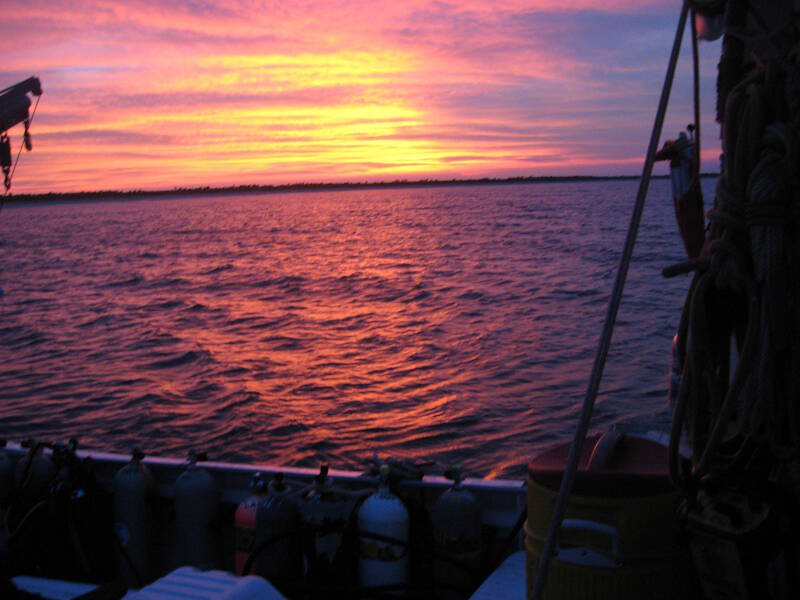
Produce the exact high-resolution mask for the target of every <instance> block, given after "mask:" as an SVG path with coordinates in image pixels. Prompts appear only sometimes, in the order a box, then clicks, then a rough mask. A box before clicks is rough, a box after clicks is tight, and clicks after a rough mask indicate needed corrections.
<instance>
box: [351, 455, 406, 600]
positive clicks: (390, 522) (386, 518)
mask: <svg viewBox="0 0 800 600" xmlns="http://www.w3.org/2000/svg"><path fill="white" fill-rule="evenodd" d="M389 473H390V467H389V465H381V468H380V475H381V482H380V485H379V487H378V491H376V492H375V493H374V494H372V495H371V496H369V497H368V498H367V499H366V500H364V502H363V503H362V504H361V508H359V510H358V531H359V533H360V534H362V535H361V537H360V538H359V544H358V546H359V551H358V556H359V558H358V579H359V583H360V584H361V586H362V587H365V588H369V587H377V586H401V585H403V584H405V583H407V581H408V534H409V519H408V510H407V509H406V507H405V505H404V504H403V501H402V500H400V498H398V497H397V496H395V495H394V494H392V492H391V491H390V490H389ZM363 534H366V535H363ZM370 534H371V535H370ZM372 536H374V537H372ZM381 538H386V539H381ZM389 539H392V540H397V541H398V542H400V543H398V544H392V543H391V542H390V541H388V540H389Z"/></svg>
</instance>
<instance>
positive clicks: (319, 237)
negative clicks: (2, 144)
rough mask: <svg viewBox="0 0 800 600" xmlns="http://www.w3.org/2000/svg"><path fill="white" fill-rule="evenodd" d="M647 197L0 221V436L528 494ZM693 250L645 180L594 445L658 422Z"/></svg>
mask: <svg viewBox="0 0 800 600" xmlns="http://www.w3.org/2000/svg"><path fill="white" fill-rule="evenodd" d="M637 185H638V184H637V182H635V181H624V182H619V181H611V182H591V183H558V184H535V185H500V186H480V187H479V186H461V187H447V188H409V189H392V190H387V189H374V190H367V191H339V192H325V193H296V194H281V195H279V194H264V195H238V196H236V195H232V196H214V197H187V198H161V199H147V200H133V201H132V200H124V201H121V200H113V201H112V200H109V201H94V202H70V203H52V204H36V205H27V206H26V205H13V204H12V205H9V206H6V208H5V209H4V210H3V211H2V213H0V257H2V258H1V259H0V260H1V261H2V262H1V263H0V288H2V289H3V291H4V294H3V295H2V296H0V410H2V413H0V435H2V436H5V437H7V438H11V439H20V438H23V437H27V436H35V437H37V438H47V439H54V438H66V437H69V436H72V435H77V436H79V438H80V439H81V442H82V445H84V446H88V447H95V448H102V449H106V450H118V451H128V450H129V449H130V448H131V447H132V446H134V445H140V446H141V447H142V448H143V449H145V451H147V452H149V453H151V454H158V455H170V454H171V455H174V454H178V455H183V454H185V453H186V452H187V450H188V449H190V448H197V449H205V450H207V451H208V452H209V454H210V455H211V456H212V457H214V458H218V459H232V460H238V459H249V460H255V461H259V462H265V463H273V464H292V465H306V466H314V465H316V464H317V463H318V462H319V461H320V460H328V461H330V462H331V464H332V466H334V467H337V468H361V467H362V466H363V464H364V462H363V461H364V460H365V459H366V458H368V457H370V456H371V455H372V453H373V452H374V451H378V452H380V453H381V454H387V453H388V454H392V455H395V456H408V457H416V458H425V459H432V460H435V461H438V462H439V463H440V464H442V465H446V464H453V463H462V464H463V465H464V466H465V467H466V469H467V471H468V472H470V473H471V474H478V475H487V476H520V475H521V474H522V473H523V465H524V464H525V462H526V460H527V459H528V458H529V457H530V456H532V455H533V454H534V453H536V452H537V451H539V450H541V449H543V448H546V447H549V446H551V445H552V444H554V443H556V442H559V441H566V440H569V439H570V437H571V435H572V432H573V431H574V420H575V417H576V415H577V412H578V406H579V404H580V402H581V400H582V397H583V394H584V391H585V388H586V382H587V379H588V376H589V371H590V368H591V363H592V359H593V355H594V351H595V347H596V344H597V341H598V339H599V334H600V328H601V325H602V321H603V317H604V314H605V310H606V304H607V301H608V296H609V293H610V290H611V286H612V284H613V279H614V274H615V269H616V264H617V261H618V257H619V254H620V251H621V248H622V244H623V241H624V237H625V231H626V228H627V224H628V220H629V216H630V212H631V207H632V204H633V199H634V197H635V193H636V188H637ZM712 186H713V181H710V180H707V181H705V188H706V192H707V194H708V193H709V192H710V189H711V187H712ZM707 202H708V201H707ZM682 253H683V250H682V246H681V243H680V238H679V236H678V234H677V231H676V228H675V225H674V217H673V211H672V202H671V200H670V193H669V184H668V182H667V181H665V180H658V181H654V182H653V184H652V186H651V193H650V198H649V200H648V205H647V208H646V210H645V214H644V221H643V226H642V229H641V231H640V235H639V241H638V245H637V249H636V252H635V257H634V262H633V265H632V268H631V271H630V276H629V282H628V286H627V288H626V293H625V296H624V300H623V304H622V308H621V311H620V318H619V326H618V329H617V331H616V333H615V336H614V340H613V344H612V348H611V353H610V356H609V366H608V368H607V370H606V376H605V378H604V381H603V385H602V387H601V395H600V398H599V401H598V404H597V410H596V415H595V418H594V421H593V425H594V428H595V429H604V428H606V427H608V426H609V425H610V424H612V423H614V422H616V421H619V420H621V419H625V420H634V421H639V422H646V423H647V424H648V425H652V426H653V427H665V426H666V425H667V423H668V421H669V415H668V412H667V410H666V407H665V396H666V389H667V384H668V377H667V374H668V367H669V365H668V362H669V355H670V342H671V338H672V335H673V333H674V331H675V328H676V326H677V321H678V317H679V313H680V308H681V304H682V302H683V296H684V294H685V293H686V289H687V287H688V282H689V280H688V278H686V277H678V278H676V279H674V280H669V281H667V280H664V279H662V277H661V275H660V271H661V268H662V267H664V266H666V265H668V264H672V263H673V262H677V261H679V260H681V259H682V258H683V254H682Z"/></svg>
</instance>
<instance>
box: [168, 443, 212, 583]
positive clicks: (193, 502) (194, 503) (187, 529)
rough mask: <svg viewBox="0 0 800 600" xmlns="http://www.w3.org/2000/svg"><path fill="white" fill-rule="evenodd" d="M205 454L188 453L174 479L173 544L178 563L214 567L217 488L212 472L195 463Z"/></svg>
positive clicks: (198, 566) (202, 459) (205, 458)
mask: <svg viewBox="0 0 800 600" xmlns="http://www.w3.org/2000/svg"><path fill="white" fill-rule="evenodd" d="M206 460H208V457H207V456H206V455H205V453H201V454H197V453H195V452H194V451H192V452H190V453H189V456H188V458H187V464H186V469H185V470H184V472H183V473H181V475H180V477H178V480H177V481H176V482H175V515H176V540H175V541H176V547H175V556H176V557H177V560H178V564H179V565H180V566H184V565H189V566H193V567H197V568H198V569H204V570H207V569H213V568H214V566H215V565H216V562H217V560H216V556H217V547H218V544H217V543H216V535H215V531H214V522H215V520H216V518H217V513H218V511H219V488H218V487H217V483H216V481H215V480H214V477H212V475H211V473H209V472H208V471H206V470H205V469H201V468H199V467H198V466H197V462H198V461H206Z"/></svg>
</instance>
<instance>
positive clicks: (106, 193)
mask: <svg viewBox="0 0 800 600" xmlns="http://www.w3.org/2000/svg"><path fill="white" fill-rule="evenodd" d="M718 176H719V173H701V174H700V177H701V178H708V177H718ZM669 177H670V176H669V175H652V176H651V179H668V178H669ZM640 178H641V175H535V176H534V175H529V176H518V177H477V178H466V179H459V178H454V179H395V180H391V181H388V180H387V181H344V182H338V183H337V182H296V183H282V184H240V185H228V186H194V187H173V188H168V189H157V190H143V189H131V190H96V191H72V192H42V193H36V194H29V193H25V194H13V193H12V194H8V195H6V196H4V197H2V198H0V201H2V202H36V201H41V200H75V199H93V200H94V199H102V198H108V197H112V198H115V197H124V198H129V197H147V196H192V195H203V194H230V193H287V194H288V193H300V192H318V191H340V190H341V191H343V190H349V189H371V188H377V189H380V188H404V187H447V186H459V185H513V184H536V183H568V182H579V181H630V180H636V179H640Z"/></svg>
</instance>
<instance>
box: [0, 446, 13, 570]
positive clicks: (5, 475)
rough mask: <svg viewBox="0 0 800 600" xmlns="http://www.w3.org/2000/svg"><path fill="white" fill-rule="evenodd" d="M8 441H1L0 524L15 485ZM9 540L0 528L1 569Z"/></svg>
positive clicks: (2, 528) (5, 557) (5, 559)
mask: <svg viewBox="0 0 800 600" xmlns="http://www.w3.org/2000/svg"><path fill="white" fill-rule="evenodd" d="M5 447H6V441H5V440H4V439H0V523H2V522H3V521H4V520H5V516H6V501H7V500H8V497H9V496H10V495H11V490H12V488H13V485H14V463H13V462H12V461H11V456H9V454H8V452H6V451H5ZM7 554H8V540H7V539H6V533H5V528H4V527H0V569H2V565H4V564H5V563H6V562H7V560H8V558H7Z"/></svg>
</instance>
